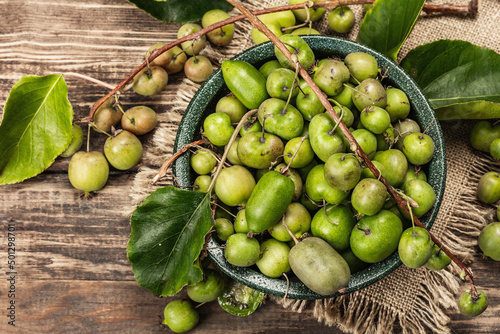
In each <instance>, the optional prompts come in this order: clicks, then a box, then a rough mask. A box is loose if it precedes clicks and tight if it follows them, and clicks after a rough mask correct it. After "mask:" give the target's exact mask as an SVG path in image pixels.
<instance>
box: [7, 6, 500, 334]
mask: <svg viewBox="0 0 500 334" xmlns="http://www.w3.org/2000/svg"><path fill="white" fill-rule="evenodd" d="M0 6H1V7H2V8H3V12H4V15H3V16H2V20H1V21H0V31H1V34H0V103H1V104H2V105H3V104H4V103H5V100H6V98H7V96H8V92H9V91H10V89H11V87H12V85H13V84H14V83H15V82H16V81H17V80H18V79H19V78H20V77H21V76H24V75H45V74H49V73H64V72H78V73H82V74H85V75H89V76H92V77H95V78H97V79H100V80H103V81H105V82H108V83H111V84H116V83H118V82H119V81H120V80H121V79H122V78H125V77H126V75H127V74H128V73H129V72H130V71H131V70H132V69H133V68H134V67H135V66H136V65H137V64H139V63H140V62H141V61H142V59H143V56H144V53H145V51H146V50H147V48H148V47H149V46H151V45H153V44H155V43H157V42H162V41H169V40H173V39H174V38H175V36H176V32H177V29H178V27H179V25H177V24H165V23H161V22H158V21H156V20H153V19H152V18H151V17H149V16H148V15H147V14H145V13H144V12H142V11H140V10H138V9H137V8H136V7H135V6H134V5H132V4H130V3H128V2H126V1H124V0H109V1H104V0H88V1H87V0H74V1H71V2H69V3H68V2H67V1H63V0H42V1H32V0H18V1H10V0H7V1H0ZM182 77H183V76H182V75H173V76H172V77H171V78H170V83H169V86H168V88H167V91H166V92H164V93H162V94H159V95H157V96H154V97H151V98H143V97H139V96H137V95H135V94H125V95H124V96H123V98H122V101H123V103H124V104H125V105H133V104H137V103H144V104H146V105H149V106H152V107H153V108H154V109H155V110H156V111H157V112H158V113H162V112H164V111H166V110H168V109H169V108H171V107H172V106H173V101H172V99H168V98H167V96H169V94H171V93H172V92H174V91H175V90H176V89H177V88H178V85H179V83H180V80H181V79H182ZM66 81H67V83H68V87H69V98H70V101H71V102H72V104H73V107H74V110H75V117H76V118H77V119H83V118H84V117H85V116H86V115H87V114H88V111H89V108H90V106H91V105H92V104H93V103H94V102H95V101H96V100H97V99H98V98H100V97H102V96H103V95H104V94H105V92H106V89H105V88H102V87H99V86H96V85H94V84H90V83H87V82H85V81H82V80H80V79H75V78H71V77H68V78H66ZM80 124H84V123H83V122H80ZM104 139H105V136H103V135H98V134H92V146H91V149H92V150H94V149H95V150H101V149H102V143H103V141H104ZM145 140H147V138H145ZM57 163H58V164H59V166H62V167H60V168H59V169H57V170H56V171H53V172H46V173H43V174H41V175H39V176H37V177H35V178H33V179H30V180H27V181H25V182H23V183H21V184H16V185H9V186H2V187H1V188H0V221H1V222H2V230H1V232H0V233H1V238H0V250H1V251H0V263H1V264H0V268H1V270H2V272H6V271H7V264H6V248H7V243H6V242H7V240H6V238H5V237H4V236H6V233H7V223H8V222H9V221H10V222H11V223H15V226H16V264H17V269H18V272H19V273H18V277H17V278H18V280H17V283H16V303H17V313H16V324H17V326H16V327H15V328H13V327H12V326H8V325H7V320H6V317H5V316H4V314H5V313H1V314H2V317H0V319H1V320H0V332H2V333H4V332H9V333H10V332H13V333H29V332H33V333H100V332H105V331H106V332H111V333H160V332H164V331H165V330H164V329H163V328H162V327H161V326H160V316H161V314H162V312H163V307H164V306H165V304H166V303H167V301H168V300H169V299H165V298H164V299H161V298H156V297H154V296H152V295H151V294H150V293H149V292H148V291H147V290H145V289H144V288H141V287H139V286H138V285H137V283H136V282H135V280H134V277H133V273H132V271H131V268H130V265H129V263H128V261H127V258H126V245H127V242H128V236H129V233H130V225H129V220H128V216H127V212H128V211H129V210H130V209H131V208H130V199H129V196H128V193H129V192H130V188H131V187H132V186H133V184H132V181H133V178H134V173H121V172H115V173H113V174H112V175H111V176H110V179H109V181H108V185H107V186H106V187H105V188H104V189H102V191H100V192H99V193H98V194H97V195H96V196H95V197H93V198H92V199H90V200H85V199H82V198H80V196H79V193H78V191H76V190H75V189H73V188H72V187H71V185H70V184H69V181H68V179H67V175H66V174H65V171H64V170H65V166H66V165H65V164H67V160H66V161H65V160H64V159H60V160H58V162H57ZM9 219H12V220H9ZM473 270H474V271H475V272H476V273H478V275H477V276H478V279H477V283H478V285H480V286H481V288H483V289H484V290H485V291H486V292H487V293H488V296H489V298H490V305H491V306H490V307H489V309H488V310H487V312H486V313H485V314H484V316H481V317H479V318H474V319H469V318H466V317H463V316H460V315H459V314H457V313H456V312H454V311H450V315H451V318H452V322H451V329H452V332H454V333H463V334H465V333H500V329H499V322H500V289H498V287H497V285H498V283H497V282H498V281H499V280H500V265H499V263H498V262H497V263H493V262H492V261H487V260H483V259H481V258H480V257H479V256H477V257H476V261H475V263H474V264H473ZM1 277H2V283H0V291H1V298H0V309H2V310H5V308H6V307H7V303H8V300H7V297H6V294H5V293H4V291H5V290H4V289H5V288H6V287H7V283H6V281H5V280H4V277H5V275H1ZM181 296H182V294H181ZM199 311H200V315H201V320H200V324H199V326H198V327H197V328H196V329H195V330H194V331H193V333H228V332H241V333H271V332H272V333H274V332H279V331H281V332H285V333H310V332H315V333H341V332H340V331H339V330H338V329H336V328H329V327H326V326H324V325H322V324H320V323H318V322H317V321H316V320H315V319H314V317H313V315H312V310H311V309H307V310H305V311H304V312H303V313H295V312H292V311H289V310H285V309H283V308H281V307H280V306H277V305H276V304H273V303H267V304H266V305H265V306H264V307H262V308H260V309H259V310H258V311H257V312H256V313H255V314H254V315H252V316H250V317H246V318H236V317H234V316H231V315H229V314H227V313H225V312H224V311H222V310H221V309H220V308H219V306H218V305H217V303H209V304H206V305H204V306H202V307H201V308H200V309H199Z"/></svg>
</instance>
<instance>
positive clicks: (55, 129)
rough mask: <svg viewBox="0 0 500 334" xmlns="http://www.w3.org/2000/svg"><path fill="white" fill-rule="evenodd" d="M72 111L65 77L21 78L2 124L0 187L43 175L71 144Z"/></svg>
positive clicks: (8, 104) (11, 94) (13, 90)
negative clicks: (0, 185)
mask: <svg viewBox="0 0 500 334" xmlns="http://www.w3.org/2000/svg"><path fill="white" fill-rule="evenodd" d="M72 121H73V109H72V107H71V103H70V102H69V101H68V87H67V86H66V83H65V82H64V79H63V77H62V75H47V76H44V77H38V76H26V77H23V78H21V79H20V80H19V81H18V82H16V84H15V85H14V87H12V90H11V91H10V94H9V97H8V98H7V102H6V103H5V108H4V114H3V120H2V124H0V184H10V183H16V182H21V181H23V180H25V179H27V178H29V177H33V176H35V175H37V174H40V173H41V172H43V171H44V170H45V169H46V168H47V167H49V166H50V165H51V164H52V163H53V162H54V160H55V159H56V157H57V156H59V154H61V153H62V152H64V150H65V149H66V147H68V145H69V144H70V142H71V137H72V134H73V127H72V125H71V122H72Z"/></svg>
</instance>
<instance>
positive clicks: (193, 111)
mask: <svg viewBox="0 0 500 334" xmlns="http://www.w3.org/2000/svg"><path fill="white" fill-rule="evenodd" d="M303 38H304V40H305V41H306V42H307V44H309V46H310V47H311V48H312V50H313V51H314V53H315V55H316V59H322V58H326V57H331V56H337V57H341V58H344V57H345V56H346V55H347V54H349V53H352V52H366V53H369V54H371V55H372V56H374V57H375V59H376V60H377V62H378V65H379V67H380V68H381V69H382V73H386V76H387V79H385V80H384V84H385V85H389V84H390V85H391V86H393V87H397V88H399V89H401V90H403V91H404V92H405V93H406V94H407V95H408V98H409V100H410V104H411V107H412V111H411V114H410V116H409V117H411V118H412V119H415V120H417V121H418V122H419V123H420V126H421V128H422V129H425V128H427V127H429V128H428V129H427V132H426V133H427V134H428V135H430V136H431V137H432V138H433V140H434V143H435V147H436V148H435V154H434V157H433V159H432V161H431V162H430V163H429V164H428V166H427V170H426V173H427V175H428V182H429V184H430V185H431V186H432V187H433V189H434V191H435V193H436V203H435V205H434V207H433V208H432V210H431V211H430V212H429V213H427V214H426V215H425V216H424V217H422V219H421V221H422V223H423V224H424V225H425V226H426V227H428V228H430V227H431V226H432V223H433V222H434V220H435V218H436V216H437V213H438V210H439V207H440V205H441V201H442V199H443V192H444V187H445V177H446V156H445V149H444V142H443V135H442V132H441V128H440V126H439V121H438V120H437V119H436V116H435V114H434V111H433V110H432V108H431V106H430V105H429V102H428V101H427V99H426V98H425V96H424V94H423V93H422V91H421V90H420V89H419V88H418V87H417V84H416V83H415V82H414V81H413V80H412V79H411V78H410V76H409V75H408V74H406V72H404V71H403V70H402V69H401V68H400V67H399V66H398V65H397V64H396V63H395V62H393V61H392V60H390V59H388V58H387V57H385V56H384V55H382V54H380V53H378V52H376V51H374V50H372V49H370V48H368V47H366V46H363V45H361V44H359V43H356V42H352V41H349V40H346V39H343V38H338V37H332V36H303ZM234 59H236V60H243V61H246V62H249V63H251V64H253V65H254V66H256V67H257V68H259V66H261V65H262V64H263V63H265V62H266V61H269V60H271V59H275V56H274V46H273V45H272V44H271V42H267V43H263V44H260V45H257V46H254V47H252V48H250V49H248V50H246V51H244V52H242V53H241V54H239V55H237V56H236V57H235V58H234ZM228 93H229V90H228V88H227V87H226V85H225V83H224V79H223V77H222V72H221V70H220V69H219V70H217V71H216V72H215V73H214V74H213V75H212V76H211V77H210V78H209V79H208V80H207V81H206V82H205V83H204V84H203V85H202V86H201V88H200V89H199V90H198V92H197V93H196V95H195V96H194V97H193V99H192V100H191V102H190V104H189V106H188V108H187V109H186V111H185V114H184V117H183V119H182V121H181V123H180V125H179V129H178V133H177V138H176V141H175V146H174V152H175V151H178V150H179V149H181V148H182V146H184V145H185V144H187V143H190V142H192V141H193V140H196V139H199V137H200V135H199V133H200V131H199V130H200V128H201V125H202V123H203V119H204V118H205V117H206V116H207V115H208V114H210V113H213V112H215V106H216V104H217V101H218V100H219V99H220V98H222V97H223V96H225V95H226V94H228ZM173 168H174V170H173V171H174V175H175V176H176V177H177V180H178V181H179V183H180V185H181V186H188V185H190V184H192V182H193V181H194V178H195V177H196V176H195V173H194V172H192V171H191V170H190V166H189V157H188V155H183V156H182V157H181V158H179V159H178V160H177V161H176V163H175V165H174V167H173ZM218 246H219V244H218V243H217V242H216V241H215V240H214V239H211V240H210V241H209V243H208V253H209V256H210V258H211V260H212V261H213V262H214V263H215V264H216V265H217V266H218V267H219V268H220V269H221V270H222V271H223V272H224V273H226V274H227V275H228V276H230V277H231V278H233V279H235V280H237V281H239V282H241V283H243V284H246V285H247V286H250V287H251V288H254V289H256V290H259V291H262V292H264V293H268V294H272V295H276V296H284V295H285V293H286V292H287V282H286V281H285V280H284V279H273V278H269V277H266V276H264V275H262V274H261V273H260V272H258V270H257V269H255V270H254V269H253V268H252V267H249V268H243V267H236V266H233V265H231V264H229V263H228V262H227V261H226V260H225V258H224V251H223V249H221V248H217V247H218ZM399 265H401V260H400V259H399V255H398V254H397V251H396V252H395V253H394V254H392V255H391V256H389V257H388V258H386V259H385V260H384V261H382V262H379V263H376V264H373V265H371V266H369V267H368V268H366V269H364V270H362V271H360V272H357V273H355V274H353V275H351V279H350V281H349V285H348V287H347V289H346V291H345V292H344V293H350V292H353V291H356V290H359V289H361V288H364V287H366V286H368V285H370V284H373V283H375V282H377V281H378V280H380V279H382V278H383V277H385V276H387V275H388V274H390V273H391V272H392V271H393V270H395V269H396V268H397V267H398V266H399ZM337 295H340V293H336V294H335V295H332V296H337ZM287 296H288V298H295V299H320V298H325V297H326V296H321V295H318V294H316V293H314V292H313V291H311V290H309V289H308V288H307V287H306V286H305V285H304V284H302V283H301V282H299V281H293V280H291V282H290V286H289V289H288V293H287Z"/></svg>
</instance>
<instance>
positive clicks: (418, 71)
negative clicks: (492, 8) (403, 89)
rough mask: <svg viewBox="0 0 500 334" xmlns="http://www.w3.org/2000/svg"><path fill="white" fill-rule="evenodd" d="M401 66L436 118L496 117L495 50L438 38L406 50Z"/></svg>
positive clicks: (499, 70)
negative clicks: (414, 82) (437, 114)
mask: <svg viewBox="0 0 500 334" xmlns="http://www.w3.org/2000/svg"><path fill="white" fill-rule="evenodd" d="M401 66H402V67H403V69H404V70H405V71H406V72H408V73H409V74H410V76H412V77H413V79H415V81H416V82H417V84H418V85H419V86H420V88H421V89H422V91H423V92H424V94H425V96H426V97H427V98H428V99H429V102H430V103H431V105H432V107H433V108H434V109H437V110H439V115H440V116H438V117H439V119H458V118H460V119H463V118H470V119H473V118H477V119H486V118H498V112H499V108H500V105H499V104H500V55H499V54H498V53H496V52H494V51H492V50H490V49H487V48H484V47H479V46H476V45H473V44H471V43H469V42H465V41H458V40H439V41H436V42H432V43H428V44H424V45H421V46H419V47H417V48H415V49H413V50H412V51H410V52H409V53H408V55H407V56H406V57H405V58H404V59H403V61H402V62H401ZM479 101H484V102H481V103H479ZM486 102H488V103H486ZM444 107H446V108H444ZM483 107H484V108H485V109H484V110H481V109H480V108H483ZM438 108H439V109H438ZM437 110H436V111H437Z"/></svg>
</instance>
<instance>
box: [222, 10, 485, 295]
mask: <svg viewBox="0 0 500 334" xmlns="http://www.w3.org/2000/svg"><path fill="white" fill-rule="evenodd" d="M226 1H227V2H229V3H230V4H232V5H233V6H234V7H235V8H237V9H238V10H239V11H240V12H241V13H243V14H244V15H245V16H246V17H247V18H248V20H249V21H250V22H251V23H252V25H253V26H254V28H256V29H258V30H259V31H261V32H262V33H263V34H265V35H266V37H268V38H269V39H270V40H271V41H272V42H273V44H274V45H275V46H276V47H277V48H278V49H279V50H280V51H281V52H282V53H283V54H284V55H285V57H286V58H287V59H288V60H289V61H290V62H292V63H293V60H292V54H291V53H290V51H289V50H288V48H287V47H286V46H285V45H284V44H283V43H282V42H281V41H280V40H279V39H278V37H276V35H274V34H273V33H272V32H271V30H269V28H268V27H267V26H265V25H264V24H263V23H262V21H260V20H259V19H258V18H257V17H256V16H255V14H253V13H252V12H250V11H249V10H248V9H247V8H246V7H245V6H244V5H243V4H242V3H241V2H240V1H237V0H226ZM347 2H348V1H343V2H342V5H345V4H347ZM318 3H320V1H317V2H314V4H318ZM329 3H330V4H333V3H336V4H337V5H340V1H331V2H329ZM298 67H299V71H300V72H299V73H300V75H301V76H302V78H303V79H304V80H305V81H306V83H307V84H308V85H309V87H311V89H312V90H313V92H314V93H315V94H316V95H317V96H318V98H319V100H320V101H321V103H322V104H323V106H324V107H325V108H326V110H327V111H328V113H329V114H330V116H331V117H332V118H333V120H334V121H335V122H337V123H338V126H339V128H340V129H341V130H342V132H343V134H344V135H345V137H346V138H347V140H348V142H349V144H350V145H351V147H353V148H355V150H353V151H354V152H355V153H356V154H357V155H358V156H359V157H360V158H361V159H362V160H363V161H364V162H365V163H366V165H367V166H368V168H369V169H370V171H371V172H372V173H373V175H375V176H376V177H377V178H380V181H381V182H382V183H383V184H384V185H385V187H386V188H387V191H388V192H389V194H390V195H391V197H392V198H394V199H395V200H396V203H397V204H398V206H399V207H400V208H401V209H403V211H404V212H405V213H406V214H407V215H408V216H410V215H411V212H410V210H409V209H408V207H407V206H406V201H405V200H404V199H403V198H401V196H400V195H399V194H398V193H397V191H396V190H395V189H394V188H393V187H392V186H391V185H390V184H389V183H388V182H387V181H386V180H385V178H384V177H383V176H382V175H381V174H380V171H379V170H378V169H377V168H376V167H375V166H374V165H373V163H372V162H371V160H370V159H369V158H368V156H367V155H366V153H365V152H364V151H363V149H362V148H361V147H360V146H359V144H358V143H357V141H356V139H355V138H354V136H353V135H352V134H351V132H350V131H349V129H348V128H347V126H346V125H345V124H344V122H342V120H341V119H340V117H339V115H337V113H336V112H335V110H333V107H332V105H331V104H330V102H329V101H328V97H327V96H326V95H325V94H324V93H323V92H322V91H321V90H320V89H319V88H318V86H317V85H316V83H314V81H313V80H312V78H311V76H310V75H309V74H308V73H307V71H306V70H305V69H304V68H303V67H302V66H301V65H300V64H299V65H298ZM414 222H415V224H416V225H417V226H419V227H422V228H425V229H426V230H427V231H428V229H427V228H426V227H425V226H424V225H423V224H422V223H421V222H420V220H419V219H418V218H417V217H414ZM429 235H430V236H431V239H432V241H433V242H434V243H435V244H436V245H437V246H438V247H439V248H441V249H442V250H443V252H444V253H445V254H446V255H448V256H449V257H450V259H451V260H452V261H453V262H455V263H456V264H457V265H458V266H459V267H460V269H462V270H463V271H464V272H465V274H466V275H467V277H468V279H469V281H470V283H471V285H472V286H471V289H475V287H474V280H473V276H472V273H471V272H470V270H469V269H468V268H467V267H466V266H465V265H464V264H463V263H462V262H461V261H460V260H459V259H458V258H457V257H456V256H455V255H453V254H452V253H451V252H450V251H449V250H448V249H447V248H446V247H444V246H443V244H442V243H441V241H439V240H438V239H437V238H436V237H435V236H434V235H433V234H432V233H430V232H429Z"/></svg>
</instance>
